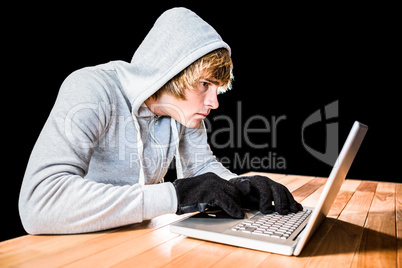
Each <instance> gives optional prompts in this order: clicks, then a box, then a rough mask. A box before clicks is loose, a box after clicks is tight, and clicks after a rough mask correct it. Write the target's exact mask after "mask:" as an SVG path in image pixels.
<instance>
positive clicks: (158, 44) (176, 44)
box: [115, 8, 230, 116]
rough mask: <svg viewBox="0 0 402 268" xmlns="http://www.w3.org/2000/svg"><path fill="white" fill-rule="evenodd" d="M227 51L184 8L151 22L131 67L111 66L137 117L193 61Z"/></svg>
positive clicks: (208, 28) (207, 27) (206, 26)
mask: <svg viewBox="0 0 402 268" xmlns="http://www.w3.org/2000/svg"><path fill="white" fill-rule="evenodd" d="M218 48H226V49H228V50H229V53H230V47H229V46H228V45H227V44H226V43H225V42H223V40H222V38H221V37H220V35H219V34H218V33H217V32H216V31H215V29H214V28H212V26H210V25H209V24H208V23H206V22H205V21H204V20H202V19H201V18H200V17H199V16H198V15H197V14H195V13H194V12H192V11H191V10H188V9H186V8H173V9H169V10H167V11H165V12H164V13H163V14H162V15H161V16H160V17H159V18H158V19H157V20H156V22H155V24H154V26H153V27H152V29H151V30H150V31H149V33H148V34H147V36H146V37H145V39H144V40H143V41H142V43H141V45H140V46H139V47H138V49H137V50H136V52H135V53H134V56H133V58H132V60H131V63H126V62H118V63H116V64H115V68H116V71H117V75H118V76H119V78H120V81H121V83H122V87H123V91H124V93H125V95H126V96H127V98H128V100H129V101H130V103H131V105H132V114H133V115H135V116H138V109H139V108H140V106H141V104H142V103H143V102H144V101H145V100H146V99H147V98H148V97H150V96H151V95H152V94H154V93H155V92H156V91H157V90H159V89H160V88H161V87H162V86H163V85H164V84H165V83H166V82H167V81H169V80H170V79H171V78H173V77H174V76H175V75H176V74H178V73H179V72H181V71H182V70H183V69H185V68H186V67H187V66H189V65H190V64H191V63H193V62H194V61H195V60H197V59H199V58H200V57H202V56H204V55H205V54H207V53H209V52H211V51H213V50H215V49H218Z"/></svg>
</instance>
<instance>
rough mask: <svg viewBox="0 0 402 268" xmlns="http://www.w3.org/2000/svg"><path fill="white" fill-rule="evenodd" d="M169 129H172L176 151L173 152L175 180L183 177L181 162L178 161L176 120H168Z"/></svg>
mask: <svg viewBox="0 0 402 268" xmlns="http://www.w3.org/2000/svg"><path fill="white" fill-rule="evenodd" d="M170 127H171V128H172V132H173V138H174V142H175V144H176V150H175V156H174V157H175V158H176V174H177V178H178V179H181V178H183V177H184V176H183V168H182V166H181V161H180V151H179V142H180V138H179V133H178V132H177V126H176V120H174V119H173V118H170Z"/></svg>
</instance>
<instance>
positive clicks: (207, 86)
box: [200, 81, 209, 91]
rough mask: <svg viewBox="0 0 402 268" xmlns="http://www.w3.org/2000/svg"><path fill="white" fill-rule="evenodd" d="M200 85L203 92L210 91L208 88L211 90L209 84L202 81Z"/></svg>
mask: <svg viewBox="0 0 402 268" xmlns="http://www.w3.org/2000/svg"><path fill="white" fill-rule="evenodd" d="M200 84H201V86H202V89H203V90H205V91H207V90H208V88H209V83H208V82H204V81H201V82H200Z"/></svg>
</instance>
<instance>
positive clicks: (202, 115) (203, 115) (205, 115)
mask: <svg viewBox="0 0 402 268" xmlns="http://www.w3.org/2000/svg"><path fill="white" fill-rule="evenodd" d="M196 115H199V116H201V117H207V116H208V113H206V114H204V113H196Z"/></svg>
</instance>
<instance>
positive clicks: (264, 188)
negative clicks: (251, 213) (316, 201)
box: [229, 176, 303, 215]
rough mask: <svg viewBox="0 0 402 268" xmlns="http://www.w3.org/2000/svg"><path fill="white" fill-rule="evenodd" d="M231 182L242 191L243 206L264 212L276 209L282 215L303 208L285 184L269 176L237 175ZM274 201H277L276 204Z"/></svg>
mask: <svg viewBox="0 0 402 268" xmlns="http://www.w3.org/2000/svg"><path fill="white" fill-rule="evenodd" d="M229 182H231V183H233V185H235V186H236V188H237V189H238V190H239V191H240V192H241V194H242V204H241V205H242V207H243V208H251V209H259V210H260V211H261V213H263V214H268V213H272V212H274V211H276V212H278V213H279V214H281V215H286V214H288V213H289V212H297V211H300V210H303V207H302V205H300V204H299V203H297V202H296V201H295V200H294V198H293V196H292V194H291V193H290V192H289V190H288V189H287V188H286V187H285V186H283V185H282V184H280V183H277V182H275V181H273V180H271V179H269V178H268V177H264V176H245V177H237V178H233V179H231V180H230V181H229ZM272 201H274V203H275V205H274V206H273V205H272Z"/></svg>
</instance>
